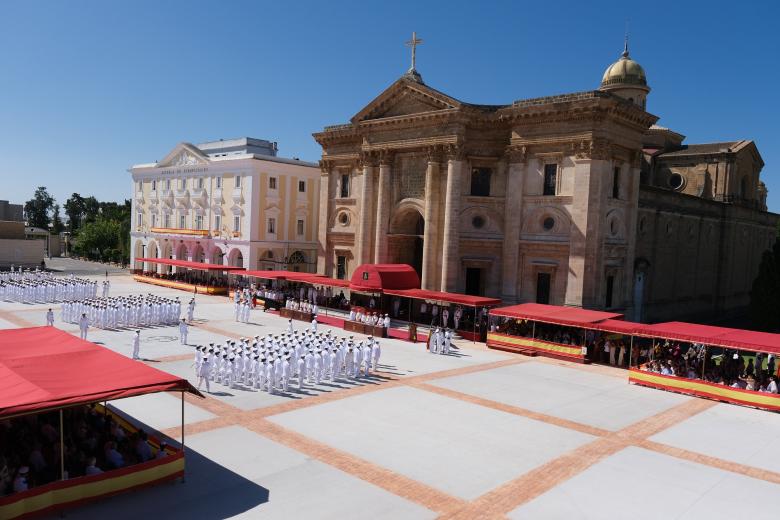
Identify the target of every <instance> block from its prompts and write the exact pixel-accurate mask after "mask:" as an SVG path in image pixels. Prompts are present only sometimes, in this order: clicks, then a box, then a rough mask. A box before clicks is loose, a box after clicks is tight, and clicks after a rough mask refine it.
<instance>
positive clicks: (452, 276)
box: [441, 147, 463, 292]
mask: <svg viewBox="0 0 780 520" xmlns="http://www.w3.org/2000/svg"><path fill="white" fill-rule="evenodd" d="M462 177H463V151H462V149H461V148H459V147H452V148H451V149H450V150H449V158H448V161H447V191H446V195H445V199H444V234H443V238H444V244H443V247H442V273H441V290H442V291H447V292H456V291H457V285H458V275H459V274H460V269H459V261H458V260H459V258H460V222H459V216H460V185H461V182H462Z"/></svg>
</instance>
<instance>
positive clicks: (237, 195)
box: [233, 188, 241, 204]
mask: <svg viewBox="0 0 780 520" xmlns="http://www.w3.org/2000/svg"><path fill="white" fill-rule="evenodd" d="M233 202H235V203H236V204H238V203H240V202H241V188H233Z"/></svg>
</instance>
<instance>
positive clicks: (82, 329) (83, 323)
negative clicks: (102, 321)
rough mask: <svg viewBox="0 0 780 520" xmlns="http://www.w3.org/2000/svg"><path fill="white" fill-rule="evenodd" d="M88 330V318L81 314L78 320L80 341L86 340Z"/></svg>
mask: <svg viewBox="0 0 780 520" xmlns="http://www.w3.org/2000/svg"><path fill="white" fill-rule="evenodd" d="M88 330H89V318H87V315H86V314H85V313H81V319H79V337H80V338H81V339H87V331H88Z"/></svg>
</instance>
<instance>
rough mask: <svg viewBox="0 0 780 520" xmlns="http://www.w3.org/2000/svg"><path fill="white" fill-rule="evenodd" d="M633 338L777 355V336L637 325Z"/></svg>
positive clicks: (676, 324) (779, 342)
mask: <svg viewBox="0 0 780 520" xmlns="http://www.w3.org/2000/svg"><path fill="white" fill-rule="evenodd" d="M637 334H638V335H641V336H648V337H654V338H661V339H669V340H672V341H684V342H687V343H702V344H704V345H711V346H716V347H726V348H735V349H740V350H750V351H755V352H767V353H771V354H780V334H772V333H769V332H757V331H752V330H742V329H732V328H728V327H716V326H714V325H700V324H698V323H685V322H682V321H669V322H664V323H655V324H653V325H638V327H637Z"/></svg>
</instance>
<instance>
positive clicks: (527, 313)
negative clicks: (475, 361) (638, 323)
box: [490, 303, 623, 327]
mask: <svg viewBox="0 0 780 520" xmlns="http://www.w3.org/2000/svg"><path fill="white" fill-rule="evenodd" d="M490 314H491V315H492V316H505V317H509V318H521V319H526V320H533V321H541V322H544V323H555V324H558V325H569V326H575V327H584V326H592V324H594V323H597V322H599V321H604V320H608V319H616V318H622V317H623V315H622V314H618V313H614V312H603V311H591V310H587V309H581V308H579V307H559V306H557V305H545V304H543V303H521V304H520V305H512V306H510V307H499V308H498V309H493V310H492V311H490Z"/></svg>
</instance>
